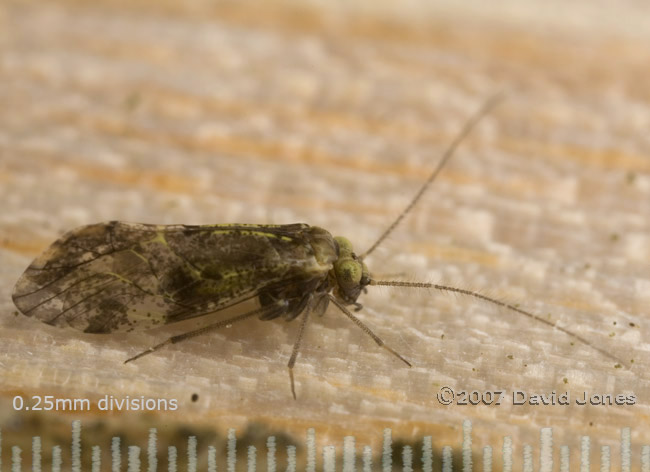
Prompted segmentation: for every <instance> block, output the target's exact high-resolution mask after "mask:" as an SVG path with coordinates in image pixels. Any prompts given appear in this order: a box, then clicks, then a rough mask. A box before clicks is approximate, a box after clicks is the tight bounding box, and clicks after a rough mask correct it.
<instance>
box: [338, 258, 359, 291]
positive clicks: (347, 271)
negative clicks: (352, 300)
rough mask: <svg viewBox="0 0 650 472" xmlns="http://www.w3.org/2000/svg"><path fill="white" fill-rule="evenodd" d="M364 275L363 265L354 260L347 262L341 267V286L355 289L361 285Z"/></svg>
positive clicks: (339, 269)
mask: <svg viewBox="0 0 650 472" xmlns="http://www.w3.org/2000/svg"><path fill="white" fill-rule="evenodd" d="M362 275H363V271H362V270H361V265H360V264H359V263H358V262H356V261H354V260H347V261H344V262H343V263H341V265H340V266H339V268H338V274H337V279H338V280H339V283H340V284H341V285H344V286H346V287H354V286H357V285H359V284H360V282H361V276H362Z"/></svg>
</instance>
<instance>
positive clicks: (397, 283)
mask: <svg viewBox="0 0 650 472" xmlns="http://www.w3.org/2000/svg"><path fill="white" fill-rule="evenodd" d="M370 285H377V286H382V285H383V286H386V287H410V288H432V289H435V290H441V291H444V292H452V293H460V294H462V295H468V296H470V297H474V298H478V299H480V300H483V301H486V302H489V303H492V304H494V305H498V306H501V307H504V308H507V309H509V310H512V311H514V312H516V313H519V314H520V315H524V316H527V317H528V318H531V319H533V320H536V321H539V322H540V323H544V324H545V325H547V326H550V327H551V328H553V329H557V330H558V331H562V332H563V333H564V334H567V335H568V336H570V337H572V338H574V339H576V340H577V341H579V342H581V343H582V344H584V345H585V346H588V347H590V348H591V349H594V350H595V351H598V352H599V353H601V354H602V355H603V356H605V357H607V358H608V359H611V360H613V361H615V362H616V363H617V365H616V367H622V366H623V365H624V362H623V361H622V360H620V359H619V358H617V357H616V356H614V355H612V354H611V353H609V352H608V351H606V350H605V349H603V348H601V347H598V346H597V345H595V344H594V343H592V342H591V341H589V340H588V339H586V338H583V337H582V336H580V335H579V334H576V333H574V332H573V331H570V330H568V329H566V328H563V327H562V326H560V325H558V324H557V323H556V322H554V321H549V320H547V319H544V318H542V317H541V316H538V315H535V314H534V313H531V312H529V311H526V310H522V309H521V308H519V307H517V306H515V305H511V304H510V303H506V302H502V301H501V300H497V299H496V298H492V297H488V296H487V295H483V294H481V293H478V292H474V291H472V290H467V289H463V288H458V287H450V286H448V285H440V284H432V283H426V282H402V281H399V280H371V281H370Z"/></svg>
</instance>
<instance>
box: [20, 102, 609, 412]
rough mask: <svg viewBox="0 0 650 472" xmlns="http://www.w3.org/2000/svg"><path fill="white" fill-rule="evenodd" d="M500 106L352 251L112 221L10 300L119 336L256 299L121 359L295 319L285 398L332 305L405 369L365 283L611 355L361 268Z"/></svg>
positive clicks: (52, 257) (49, 263)
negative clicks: (365, 296)
mask: <svg viewBox="0 0 650 472" xmlns="http://www.w3.org/2000/svg"><path fill="white" fill-rule="evenodd" d="M498 101H499V97H494V98H493V99H491V100H489V101H487V102H486V103H485V104H484V105H483V106H482V107H481V108H480V109H479V110H478V112H477V113H476V114H475V115H474V116H473V117H472V118H471V119H470V120H468V122H467V123H466V125H465V126H464V128H463V129H462V130H461V132H460V133H459V134H458V136H457V137H456V138H455V140H454V141H453V142H452V143H451V145H450V146H449V148H448V149H447V151H446V152H445V153H444V155H443V156H442V158H441V160H440V162H439V163H438V165H437V167H436V168H435V170H434V171H433V172H432V174H431V175H430V176H429V178H428V179H427V181H426V182H425V183H424V184H423V185H422V187H421V188H420V190H419V191H418V192H417V194H416V195H415V197H414V198H413V199H412V200H411V202H410V203H409V205H408V206H407V207H406V208H405V210H404V211H403V212H402V213H401V214H400V215H399V216H398V217H397V218H396V219H395V221H394V222H393V223H392V224H391V225H390V226H389V227H388V228H387V229H386V230H385V231H384V232H383V234H381V236H380V237H379V238H378V239H377V240H376V242H375V243H374V244H373V245H372V246H371V247H370V248H369V249H368V250H367V251H366V252H365V253H363V254H361V255H357V253H355V251H354V249H353V247H352V244H351V243H350V241H349V240H348V239H346V238H344V237H333V236H332V235H331V234H330V233H329V232H328V231H326V230H324V229H322V228H319V227H317V226H309V225H306V224H288V225H255V224H222V225H219V224H216V225H204V226H203V225H202V226H187V225H171V226H158V225H147V224H133V223H123V222H119V221H112V222H108V223H98V224H92V225H88V226H83V227H81V228H77V229H74V230H72V231H70V232H68V233H67V234H65V235H64V236H63V237H61V238H60V239H59V240H57V241H55V242H54V243H53V244H52V245H51V246H50V247H49V248H48V249H47V250H46V251H45V252H44V253H43V254H42V255H41V256H39V257H38V258H37V259H36V260H34V262H32V264H31V265H30V266H29V267H28V268H27V270H26V271H25V273H24V274H23V275H22V276H21V277H20V279H19V280H18V282H17V283H16V286H15V288H14V292H13V300H14V303H15V304H16V306H17V307H18V309H19V310H20V311H21V312H22V313H23V314H25V315H27V316H32V317H35V318H37V319H39V320H41V321H43V322H45V323H48V324H50V325H54V326H69V327H72V328H74V329H77V330H80V331H84V332H87V333H117V332H128V331H135V330H144V329H148V328H153V327H155V326H159V325H164V324H171V323H176V322H179V321H182V320H187V319H190V318H197V317H201V316H204V315H208V314H211V313H214V312H218V311H222V310H225V309H227V308H229V307H232V306H234V305H237V304H239V303H242V302H244V301H246V300H251V299H256V300H257V305H256V308H254V309H252V310H250V311H248V312H245V313H243V314H240V315H237V316H233V317H230V318H228V319H225V320H222V321H219V322H216V323H212V324H210V325H208V326H205V327H203V328H200V329H196V330H193V331H190V332H186V333H183V334H179V335H177V336H173V337H171V338H169V339H167V340H166V341H164V342H162V343H160V344H157V345H155V346H153V347H150V348H149V349H147V350H146V351H143V352H141V353H139V354H137V355H136V356H134V357H131V358H130V359H127V360H126V361H125V362H131V361H134V360H136V359H139V358H140V357H142V356H144V355H146V354H150V353H152V352H155V351H157V350H159V349H160V348H162V347H163V346H166V345H169V344H175V343H178V342H180V341H183V340H185V339H188V338H192V337H195V336H198V335H201V334H204V333H207V332H209V331H212V330H216V329H219V328H223V327H225V326H228V325H231V324H233V323H235V322H239V321H242V320H245V319H248V318H252V317H258V318H259V319H260V320H263V321H266V320H272V319H275V318H283V319H284V320H286V321H292V320H294V319H296V318H301V322H300V328H299V330H298V335H297V337H296V340H295V343H294V345H293V350H292V352H291V356H290V358H289V363H288V368H289V377H290V382H291V392H292V395H293V397H294V399H295V398H296V391H295V383H294V377H293V368H294V365H295V363H296V358H297V356H298V352H299V349H300V344H301V341H302V339H303V335H304V332H305V327H306V325H307V321H308V319H309V317H310V316H311V315H312V314H315V315H319V316H320V315H323V314H324V313H325V310H326V309H327V307H328V305H329V304H330V303H332V304H333V305H334V306H335V307H336V308H337V309H338V310H340V311H341V312H342V313H343V314H344V315H345V316H347V317H348V318H349V319H350V320H351V321H352V322H353V323H354V324H355V325H357V326H358V327H359V328H361V329H362V330H363V331H364V332H365V333H366V334H367V335H368V336H370V337H371V338H372V339H373V340H374V341H375V342H376V343H377V344H378V345H379V346H380V347H382V348H384V349H386V350H387V351H389V352H390V353H391V354H392V355H394V356H396V357H397V358H399V359H400V360H401V361H403V362H404V363H405V364H407V365H408V366H411V364H410V363H409V361H408V360H406V359H405V358H404V357H402V356H401V355H400V354H399V353H397V352H396V351H395V350H393V349H392V348H390V347H389V346H387V345H386V344H385V343H384V341H383V340H382V339H381V338H380V337H379V336H377V335H376V334H375V333H374V332H373V331H372V330H371V329H370V328H369V327H368V326H366V325H365V324H364V323H363V322H362V321H361V320H360V319H359V318H357V317H356V316H355V315H354V314H353V313H352V311H351V310H350V309H349V308H348V307H350V306H352V307H354V308H355V310H357V311H358V310H360V309H361V308H362V306H361V304H359V303H358V302H357V299H358V298H359V296H360V295H361V294H362V293H363V292H365V291H366V288H367V287H368V286H379V285H384V286H393V287H407V288H428V289H436V290H440V291H445V292H454V293H459V294H462V295H468V296H471V297H475V298H478V299H481V300H484V301H487V302H490V303H492V304H496V305H499V306H501V307H504V308H506V309H508V310H511V311H514V312H517V313H519V314H520V315H524V316H527V317H529V318H531V319H534V320H537V321H539V322H541V323H544V324H546V325H548V326H551V327H553V328H555V329H557V330H559V331H562V332H563V333H566V334H567V335H569V336H571V337H573V338H574V339H576V340H578V341H579V342H581V343H583V344H585V345H587V346H590V347H591V348H593V349H595V350H597V351H599V352H600V353H602V354H603V355H605V356H606V357H608V358H612V359H615V358H614V357H613V356H612V355H611V354H610V353H609V352H607V351H605V350H604V349H602V348H600V347H598V346H596V345H595V344H593V343H591V342H590V341H589V340H587V339H585V338H583V337H581V336H579V335H577V334H576V333H573V332H571V331H569V330H567V329H565V328H563V327H561V326H558V325H557V324H556V323H554V322H552V321H549V320H547V319H544V318H541V317H539V316H537V315H535V314H533V313H531V312H529V311H525V310H523V309H521V308H519V307H517V306H515V305H511V304H508V303H505V302H503V301H500V300H497V299H494V298H491V297H488V296H485V295H482V294H481V293H478V292H474V291H470V290H465V289H462V288H457V287H451V286H446V285H439V284H433V283H424V282H403V281H396V280H377V279H375V278H373V277H372V275H371V274H370V272H369V270H368V268H367V267H366V264H365V263H364V259H365V258H366V257H367V256H368V255H369V254H370V253H372V252H373V251H374V250H375V249H376V248H377V247H378V246H379V245H380V244H381V243H382V242H383V241H384V240H385V239H386V237H387V236H388V235H389V234H390V233H391V232H392V231H393V230H394V229H395V228H396V227H397V225H398V224H399V223H400V222H401V221H402V219H403V218H404V217H405V216H406V215H407V214H408V213H409V212H410V211H411V209H412V208H413V207H414V206H415V205H416V204H417V202H418V201H419V200H420V198H421V197H422V195H423V194H424V192H425V191H426V190H427V188H428V187H429V186H430V185H431V183H432V182H433V181H434V180H435V178H436V177H437V176H438V174H439V173H440V171H441V170H442V168H443V167H444V166H445V164H446V163H447V162H448V160H449V159H450V158H451V156H452V155H453V154H454V152H455V150H456V148H457V147H458V145H459V144H460V143H461V142H462V141H463V139H464V138H465V137H466V136H467V134H468V133H469V132H470V131H471V130H472V128H473V127H474V126H475V125H476V123H477V122H478V121H479V120H480V119H481V118H482V117H483V116H484V115H485V114H486V113H488V112H489V110H491V109H492V107H493V106H495V104H496V103H497V102H498Z"/></svg>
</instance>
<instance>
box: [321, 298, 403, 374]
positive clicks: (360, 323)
mask: <svg viewBox="0 0 650 472" xmlns="http://www.w3.org/2000/svg"><path fill="white" fill-rule="evenodd" d="M328 296H329V298H330V300H331V301H332V302H333V303H334V304H335V305H336V306H337V308H338V309H339V310H341V311H342V312H343V314H344V315H345V316H347V317H348V318H350V320H352V322H353V323H354V324H355V325H357V326H358V327H359V328H361V329H362V330H363V332H364V333H366V334H367V335H368V336H370V337H371V338H372V339H373V340H374V341H375V342H376V343H377V345H378V346H381V347H383V348H384V349H386V350H387V351H388V352H390V353H391V354H393V355H394V356H396V357H398V358H399V359H400V360H401V361H402V362H404V363H405V364H406V365H407V366H409V367H412V366H411V363H410V362H409V361H407V360H406V359H404V358H403V357H402V356H401V355H399V354H398V353H397V351H395V350H394V349H392V348H390V347H388V346H387V345H386V343H385V342H384V341H383V340H382V339H381V338H380V337H379V336H377V335H376V334H375V333H373V332H372V330H371V329H370V328H368V327H367V326H366V325H365V324H364V323H363V321H361V320H360V319H359V318H357V317H356V316H354V315H353V314H352V312H351V311H350V310H348V309H347V308H345V306H344V305H343V304H342V303H341V302H339V301H338V300H337V299H336V298H335V297H334V296H332V295H329V294H328Z"/></svg>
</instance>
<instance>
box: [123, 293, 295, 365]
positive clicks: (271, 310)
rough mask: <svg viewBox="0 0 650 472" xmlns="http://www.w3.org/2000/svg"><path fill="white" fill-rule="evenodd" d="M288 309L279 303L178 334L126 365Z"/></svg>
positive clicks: (281, 302) (140, 354) (284, 302)
mask: <svg viewBox="0 0 650 472" xmlns="http://www.w3.org/2000/svg"><path fill="white" fill-rule="evenodd" d="M287 309H288V303H287V302H286V301H278V302H276V303H275V304H274V305H267V306H264V307H262V308H257V309H255V310H251V311H248V312H246V313H243V314H241V315H237V316H233V317H231V318H228V319H226V320H222V321H219V322H217V323H213V324H210V325H207V326H204V327H203V328H199V329H195V330H193V331H188V332H187V333H182V334H178V335H176V336H172V337H170V338H168V339H167V340H165V341H163V342H161V343H160V344H156V345H155V346H152V347H150V348H149V349H147V350H146V351H142V352H141V353H139V354H137V355H135V356H133V357H130V358H129V359H127V360H125V361H124V363H125V364H126V363H128V362H131V361H135V360H136V359H140V358H141V357H143V356H146V355H147V354H151V353H153V352H156V351H157V350H159V349H161V348H163V347H165V346H167V345H169V344H176V343H179V342H181V341H185V340H186V339H190V338H194V337H196V336H200V335H202V334H205V333H208V332H210V331H215V330H217V329H220V328H223V327H225V326H228V325H231V324H233V323H236V322H238V321H242V320H245V319H247V318H251V317H253V316H255V315H259V314H262V316H272V317H273V318H275V317H277V316H280V315H282V314H283V313H284V312H286V310H287Z"/></svg>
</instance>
